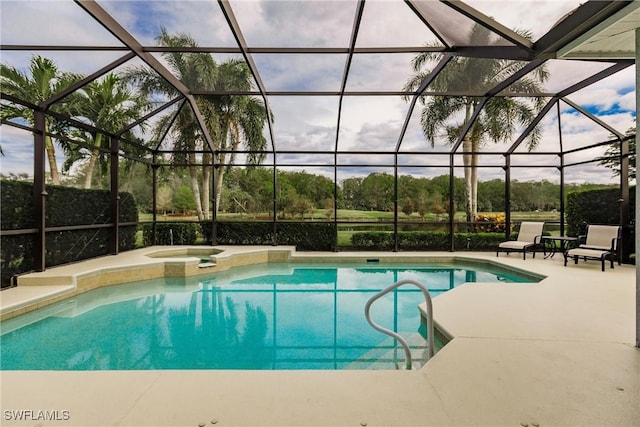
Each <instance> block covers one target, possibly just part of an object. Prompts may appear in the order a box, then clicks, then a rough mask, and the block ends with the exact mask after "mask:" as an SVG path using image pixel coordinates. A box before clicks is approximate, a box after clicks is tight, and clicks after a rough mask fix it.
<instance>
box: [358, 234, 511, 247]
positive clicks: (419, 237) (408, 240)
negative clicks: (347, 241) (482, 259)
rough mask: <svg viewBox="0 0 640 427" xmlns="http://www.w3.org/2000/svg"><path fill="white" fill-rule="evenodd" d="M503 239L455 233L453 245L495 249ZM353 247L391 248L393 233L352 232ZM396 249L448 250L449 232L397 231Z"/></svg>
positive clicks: (501, 236)
mask: <svg viewBox="0 0 640 427" xmlns="http://www.w3.org/2000/svg"><path fill="white" fill-rule="evenodd" d="M503 241H504V234H502V233H455V234H454V247H455V249H457V250H465V249H468V250H478V251H481V250H495V248H496V247H497V246H498V244H499V243H500V242H503ZM351 244H352V245H353V247H354V249H363V250H387V251H388V250H393V249H394V241H393V233H391V232H384V231H371V232H363V233H354V234H353V235H352V236H351ZM398 249H400V250H422V251H448V250H449V249H450V243H449V234H448V233H446V232H438V231H422V232H411V231H400V232H398Z"/></svg>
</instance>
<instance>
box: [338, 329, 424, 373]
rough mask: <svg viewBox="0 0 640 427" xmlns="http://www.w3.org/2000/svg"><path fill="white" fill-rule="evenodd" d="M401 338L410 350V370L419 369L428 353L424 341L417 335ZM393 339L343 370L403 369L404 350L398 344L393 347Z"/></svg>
mask: <svg viewBox="0 0 640 427" xmlns="http://www.w3.org/2000/svg"><path fill="white" fill-rule="evenodd" d="M401 335H402V337H403V338H404V339H405V340H406V341H407V343H408V344H409V348H410V349H411V359H412V369H414V370H416V369H420V368H422V366H424V364H425V363H426V362H427V360H428V358H429V353H428V349H427V342H426V340H425V339H424V338H423V337H422V335H420V334H419V333H417V332H416V333H405V334H402V333H401ZM393 342H394V340H393V338H386V339H384V340H382V341H381V342H380V343H379V346H384V347H386V348H374V349H372V350H370V351H368V352H366V353H365V354H363V355H362V357H361V358H360V360H356V361H354V362H353V363H351V364H350V365H349V366H348V367H347V368H345V369H387V370H388V369H398V370H403V369H405V357H404V349H403V348H402V346H401V345H400V344H397V347H396V348H389V347H391V346H393Z"/></svg>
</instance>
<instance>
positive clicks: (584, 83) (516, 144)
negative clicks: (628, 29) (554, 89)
mask: <svg viewBox="0 0 640 427" xmlns="http://www.w3.org/2000/svg"><path fill="white" fill-rule="evenodd" d="M629 65H631V64H629V63H619V64H613V65H612V66H611V67H609V68H606V69H604V70H602V71H600V72H598V73H596V74H594V75H592V76H589V77H587V78H586V79H584V80H582V81H579V82H578V83H576V84H574V85H571V86H569V87H568V88H566V89H564V90H561V91H560V92H558V93H557V94H556V95H555V96H554V97H553V98H552V99H551V100H550V101H549V102H548V103H547V104H546V105H545V106H544V107H543V108H542V110H541V111H540V113H538V115H537V116H536V117H535V118H534V119H533V121H532V122H531V123H530V124H529V126H527V128H526V129H525V130H524V132H522V134H521V135H520V136H519V137H518V139H516V141H515V142H514V143H513V145H511V147H510V148H509V149H508V150H507V154H511V153H513V152H514V151H515V150H516V149H517V148H518V147H519V146H520V144H522V142H523V141H524V140H525V139H526V138H527V136H529V134H530V133H531V131H533V129H534V128H535V127H536V126H537V125H538V123H540V120H542V118H543V117H544V116H545V115H546V114H547V113H548V112H549V109H551V107H552V105H553V104H554V103H556V102H558V100H559V99H561V98H564V97H566V96H568V95H570V94H572V93H574V92H577V91H579V90H581V89H584V88H585V87H587V86H590V85H592V84H594V83H596V82H598V81H600V80H602V79H604V78H606V77H609V76H611V75H613V74H615V73H617V72H618V71H621V70H624V69H625V68H627V67H629Z"/></svg>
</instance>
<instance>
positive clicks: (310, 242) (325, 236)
mask: <svg viewBox="0 0 640 427" xmlns="http://www.w3.org/2000/svg"><path fill="white" fill-rule="evenodd" d="M201 228H202V234H203V235H204V237H205V241H206V242H207V243H209V244H210V243H211V241H212V225H211V221H203V222H202V223H201ZM216 231H217V235H216V237H217V243H218V244H219V245H273V244H277V245H289V246H295V247H296V248H297V249H298V250H315V251H330V250H332V249H333V246H334V239H335V233H336V229H335V225H334V224H333V223H322V222H279V223H278V224H277V227H276V232H275V233H274V230H273V223H271V222H252V223H249V222H218V223H217V224H216Z"/></svg>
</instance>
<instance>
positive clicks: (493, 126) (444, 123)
mask: <svg viewBox="0 0 640 427" xmlns="http://www.w3.org/2000/svg"><path fill="white" fill-rule="evenodd" d="M471 31H472V33H471V34H470V39H471V40H474V42H476V44H477V45H479V46H484V45H486V46H488V45H490V44H491V43H490V41H491V37H492V33H491V32H490V31H489V30H487V29H486V28H485V27H483V26H480V25H475V26H474V27H473V29H472V30H471ZM521 35H523V36H525V37H527V38H531V36H530V33H528V32H521ZM439 58H440V54H439V53H435V52H422V53H419V54H418V55H416V57H415V58H414V59H413V61H412V67H413V70H414V71H415V72H416V74H415V75H414V76H412V77H411V78H410V79H409V80H408V81H407V83H406V84H405V87H404V90H406V91H414V90H416V89H417V88H418V87H419V86H420V84H421V83H422V81H423V80H424V78H425V77H426V76H427V75H429V74H430V73H431V71H432V69H431V68H430V67H431V66H432V65H433V64H434V63H435V61H437V60H438V59H439ZM521 66H522V63H521V62H516V61H511V60H505V59H478V58H465V57H460V56H457V57H455V58H453V59H452V60H451V61H450V62H449V64H447V66H446V67H445V68H444V70H443V71H442V72H440V73H439V74H438V76H437V77H436V78H435V79H434V81H433V82H432V83H431V85H430V89H432V90H435V91H451V92H461V93H483V92H485V91H487V90H488V89H490V88H492V87H494V86H496V85H497V84H498V83H500V82H502V81H503V80H504V79H505V78H506V77H509V76H511V75H512V74H513V73H514V72H515V71H517V70H518V69H520V68H521ZM547 78H548V72H547V70H546V68H545V67H544V66H540V67H538V68H537V69H536V70H535V71H534V72H532V73H529V74H528V75H527V76H525V77H523V78H521V79H520V80H518V81H517V82H515V83H514V84H513V85H512V86H511V87H510V88H509V90H511V91H513V92H518V93H530V94H535V93H539V92H540V91H541V89H542V84H543V83H544V81H546V79H547ZM481 99H482V98H481V97H478V96H431V97H428V98H427V97H422V98H421V99H420V101H421V103H422V104H423V106H424V108H423V110H422V115H421V125H422V131H423V133H424V135H425V137H426V139H427V140H428V141H429V142H430V143H431V145H432V146H433V145H434V144H435V142H436V140H437V139H438V138H439V137H440V136H441V135H443V134H444V137H445V138H446V139H447V140H448V141H449V142H450V143H453V142H455V141H456V140H457V139H458V137H459V135H460V133H461V131H462V130H463V129H464V128H465V126H466V125H467V123H469V121H470V120H471V117H472V115H473V112H474V110H475V108H476V107H477V106H478V105H479V103H480V102H481ZM543 105H544V99H542V98H540V97H533V98H532V100H531V101H527V100H522V99H520V98H515V97H506V96H495V97H492V98H490V99H489V100H488V101H487V103H486V104H485V106H484V108H483V110H482V112H481V114H480V115H479V116H478V118H477V119H476V120H475V122H474V123H473V125H472V127H471V128H470V130H469V132H468V133H467V134H466V135H465V137H464V139H463V140H462V149H463V153H464V154H463V163H464V166H465V167H464V178H465V198H466V213H467V222H473V221H475V217H476V215H477V211H478V208H477V205H478V159H479V155H478V152H479V151H480V150H481V149H482V147H483V145H484V144H486V143H487V142H488V141H494V142H500V141H502V142H508V141H510V140H511V138H512V136H513V134H514V132H515V130H516V128H517V127H526V126H527V125H528V124H529V123H531V121H532V119H533V118H534V117H535V116H536V114H537V113H538V112H539V111H540V109H541V108H542V107H543ZM460 117H462V120H460ZM539 139H540V130H539V129H538V128H536V129H534V131H533V132H531V133H530V134H529V136H528V138H527V144H528V148H529V150H532V149H533V148H535V146H536V145H537V144H538V142H539Z"/></svg>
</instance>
